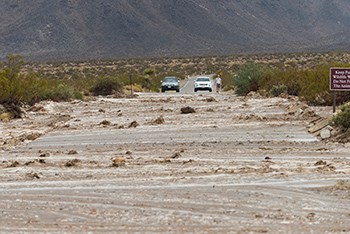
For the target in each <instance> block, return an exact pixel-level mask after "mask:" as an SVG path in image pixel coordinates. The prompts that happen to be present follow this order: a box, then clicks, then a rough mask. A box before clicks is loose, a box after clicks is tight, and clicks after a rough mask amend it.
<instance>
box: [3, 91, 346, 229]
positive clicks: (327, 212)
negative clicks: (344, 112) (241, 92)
mask: <svg viewBox="0 0 350 234" xmlns="http://www.w3.org/2000/svg"><path fill="white" fill-rule="evenodd" d="M183 107H191V108H193V110H194V112H191V113H182V112H181V109H182V108H183ZM327 115H331V108H318V107H312V108H311V107H307V108H305V104H303V103H301V102H299V101H298V100H296V99H295V98H290V97H287V98H280V97H279V98H261V97H258V96H250V97H246V98H240V97H236V96H235V95H233V94H229V93H221V94H217V93H209V92H198V93H196V94H181V93H180V94H179V93H175V92H167V93H139V94H138V95H137V97H133V98H119V99H117V98H112V97H111V98H108V97H105V98H103V97H98V98H96V99H94V100H90V101H72V102H68V103H55V102H42V103H39V104H36V105H35V106H34V107H31V108H29V109H28V110H27V112H26V116H25V117H24V118H23V119H18V120H12V121H9V122H0V126H1V127H0V130H1V136H0V171H1V173H0V212H1V215H0V233H28V232H29V233H81V232H83V233H89V232H90V233H134V232H136V233H350V145H349V144H344V143H337V142H332V141H331V140H326V141H325V140H320V139H319V137H318V136H317V135H316V134H311V133H309V132H308V128H309V127H310V125H312V123H313V122H314V121H316V120H317V119H319V118H321V117H322V118H324V117H325V116H327Z"/></svg>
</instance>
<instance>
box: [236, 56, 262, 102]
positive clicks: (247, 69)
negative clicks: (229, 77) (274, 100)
mask: <svg viewBox="0 0 350 234" xmlns="http://www.w3.org/2000/svg"><path fill="white" fill-rule="evenodd" d="M263 73H264V69H263V67H262V66H260V65H258V64H254V63H250V64H246V65H244V66H243V67H242V69H241V70H240V71H239V72H238V74H237V75H235V76H234V78H233V84H234V86H235V88H236V90H235V92H236V94H237V95H240V96H244V95H247V94H248V93H249V92H251V91H257V90H259V80H260V79H261V78H262V77H263Z"/></svg>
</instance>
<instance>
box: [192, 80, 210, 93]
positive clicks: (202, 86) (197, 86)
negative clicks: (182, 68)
mask: <svg viewBox="0 0 350 234" xmlns="http://www.w3.org/2000/svg"><path fill="white" fill-rule="evenodd" d="M198 90H209V92H211V91H213V84H212V81H211V79H210V77H208V76H199V77H197V79H196V80H195V81H194V91H195V92H197V91H198Z"/></svg>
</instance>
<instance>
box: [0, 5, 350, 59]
mask: <svg viewBox="0 0 350 234" xmlns="http://www.w3.org/2000/svg"><path fill="white" fill-rule="evenodd" d="M349 28H350V2H349V1H348V0H307V1H306V0H293V1H291V0H249V1H247V0H234V1H233V0H220V1H213V0H118V1H115V0H1V1H0V58H3V57H4V56H5V55H6V54H8V53H18V54H22V55H23V56H24V57H25V59H27V60H28V59H32V60H55V59H59V60H63V59H96V58H104V59H106V58H126V57H145V56H147V57H149V56H194V55H213V54H234V53H262V52H291V51H293V52H298V51H325V50H344V49H348V48H349V47H348V46H349V45H350V42H349V39H348V38H349V36H350V31H349Z"/></svg>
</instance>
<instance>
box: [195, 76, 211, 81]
mask: <svg viewBox="0 0 350 234" xmlns="http://www.w3.org/2000/svg"><path fill="white" fill-rule="evenodd" d="M197 81H210V79H209V78H206V77H201V78H197Z"/></svg>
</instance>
